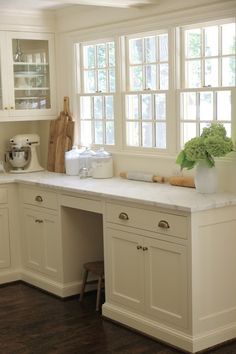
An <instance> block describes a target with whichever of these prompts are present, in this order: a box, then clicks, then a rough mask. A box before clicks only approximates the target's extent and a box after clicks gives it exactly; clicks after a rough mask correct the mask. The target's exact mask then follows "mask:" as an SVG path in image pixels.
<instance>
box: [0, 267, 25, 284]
mask: <svg viewBox="0 0 236 354" xmlns="http://www.w3.org/2000/svg"><path fill="white" fill-rule="evenodd" d="M18 280H21V269H15V270H6V271H3V270H2V269H1V272H0V284H6V283H11V282H13V281H18Z"/></svg>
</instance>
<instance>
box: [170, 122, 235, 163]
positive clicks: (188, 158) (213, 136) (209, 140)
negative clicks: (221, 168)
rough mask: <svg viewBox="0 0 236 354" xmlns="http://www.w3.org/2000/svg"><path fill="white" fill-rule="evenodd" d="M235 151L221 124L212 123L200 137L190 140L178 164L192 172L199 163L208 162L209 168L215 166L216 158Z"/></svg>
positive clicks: (178, 158)
mask: <svg viewBox="0 0 236 354" xmlns="http://www.w3.org/2000/svg"><path fill="white" fill-rule="evenodd" d="M230 151H233V142H232V139H231V138H228V137H227V136H226V130H225V127H224V126H223V124H221V123H215V122H214V123H211V125H210V127H207V128H204V129H203V131H202V134H201V135H200V136H199V137H196V138H193V139H191V140H189V141H188V142H187V143H186V144H185V145H184V149H183V150H182V151H181V152H180V153H179V155H178V156H177V159H176V163H177V164H179V165H180V166H181V170H182V169H183V168H187V169H188V170H190V169H191V168H193V167H194V166H195V165H196V164H197V163H198V162H199V161H206V163H207V164H208V165H209V167H213V166H215V160H214V157H222V156H225V155H226V154H228V153H229V152H230Z"/></svg>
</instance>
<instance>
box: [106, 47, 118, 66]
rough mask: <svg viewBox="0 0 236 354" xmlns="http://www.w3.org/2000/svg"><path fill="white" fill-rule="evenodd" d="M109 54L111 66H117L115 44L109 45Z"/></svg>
mask: <svg viewBox="0 0 236 354" xmlns="http://www.w3.org/2000/svg"><path fill="white" fill-rule="evenodd" d="M108 52H109V66H115V63H116V58H115V43H114V42H111V43H108Z"/></svg>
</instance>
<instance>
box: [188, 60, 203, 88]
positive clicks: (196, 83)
mask: <svg viewBox="0 0 236 354" xmlns="http://www.w3.org/2000/svg"><path fill="white" fill-rule="evenodd" d="M186 74H187V87H200V86H201V62H200V60H191V61H187V63H186Z"/></svg>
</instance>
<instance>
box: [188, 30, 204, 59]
mask: <svg viewBox="0 0 236 354" xmlns="http://www.w3.org/2000/svg"><path fill="white" fill-rule="evenodd" d="M185 40H186V47H185V54H186V57H187V58H199V57H200V56H201V30H200V29H192V30H188V31H186V32H185Z"/></svg>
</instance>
